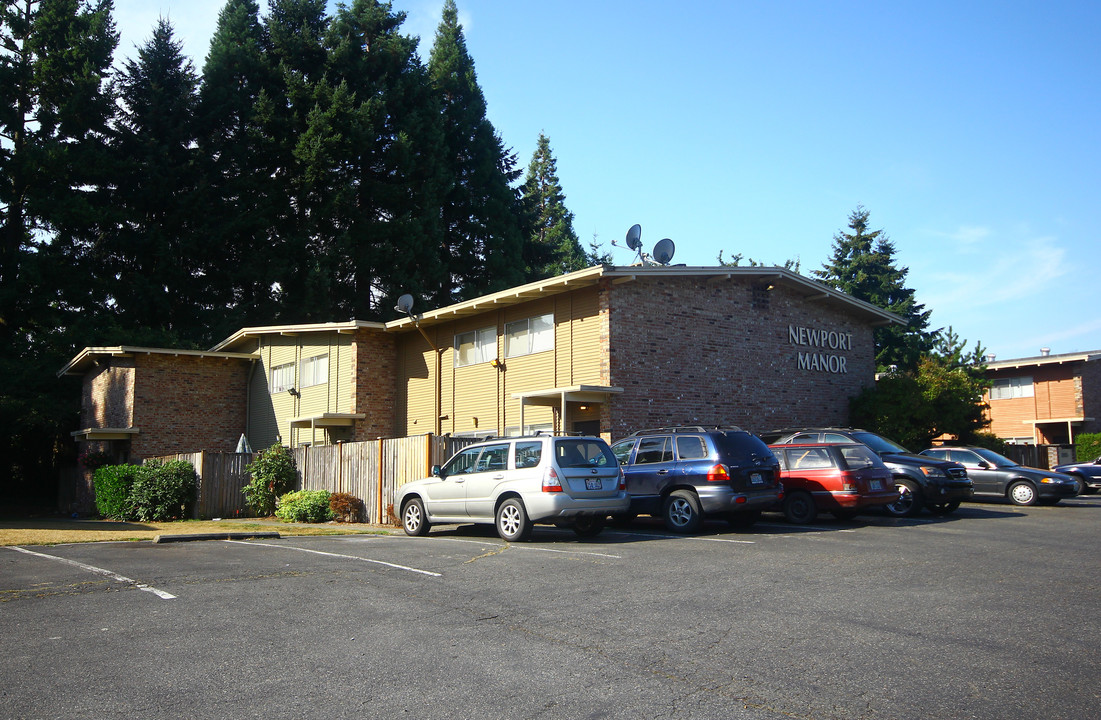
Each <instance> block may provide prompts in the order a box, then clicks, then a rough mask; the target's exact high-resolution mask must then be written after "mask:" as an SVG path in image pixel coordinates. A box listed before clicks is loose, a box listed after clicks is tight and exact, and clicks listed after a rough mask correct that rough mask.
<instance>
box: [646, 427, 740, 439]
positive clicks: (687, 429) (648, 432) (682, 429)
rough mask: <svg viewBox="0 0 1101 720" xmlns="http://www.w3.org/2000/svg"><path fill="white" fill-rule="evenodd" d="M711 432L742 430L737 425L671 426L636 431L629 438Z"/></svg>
mask: <svg viewBox="0 0 1101 720" xmlns="http://www.w3.org/2000/svg"><path fill="white" fill-rule="evenodd" d="M709 430H732V431H738V432H740V431H741V428H740V427H738V426H737V425H728V426H727V427H720V426H718V425H712V426H711V427H704V426H703V425H670V426H669V427H658V428H647V429H645V430H636V431H635V432H633V433H631V434H630V435H629V437H637V436H639V435H653V434H654V433H676V432H708V431H709Z"/></svg>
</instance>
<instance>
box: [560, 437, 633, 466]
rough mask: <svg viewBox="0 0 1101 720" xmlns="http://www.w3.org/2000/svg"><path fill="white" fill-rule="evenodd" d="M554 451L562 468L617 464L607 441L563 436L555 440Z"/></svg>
mask: <svg viewBox="0 0 1101 720" xmlns="http://www.w3.org/2000/svg"><path fill="white" fill-rule="evenodd" d="M554 453H555V458H556V459H557V460H558V466H559V467H563V468H568V467H608V466H615V465H617V464H618V463H617V462H616V459H615V456H614V455H612V451H611V449H610V448H609V447H608V443H606V442H603V441H595V440H586V439H582V438H578V439H577V440H574V439H572V438H563V439H560V440H556V441H555V443H554Z"/></svg>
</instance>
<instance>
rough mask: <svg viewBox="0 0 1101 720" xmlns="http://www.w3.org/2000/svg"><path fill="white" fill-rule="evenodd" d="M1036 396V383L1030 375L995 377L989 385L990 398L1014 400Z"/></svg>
mask: <svg viewBox="0 0 1101 720" xmlns="http://www.w3.org/2000/svg"><path fill="white" fill-rule="evenodd" d="M1030 397H1036V384H1035V383H1034V382H1033V380H1032V376H1031V375H1021V376H1017V377H1008V378H995V379H994V382H993V384H991V386H990V399H991V400H1016V399H1017V398H1030Z"/></svg>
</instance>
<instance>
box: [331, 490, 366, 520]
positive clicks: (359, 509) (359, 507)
mask: <svg viewBox="0 0 1101 720" xmlns="http://www.w3.org/2000/svg"><path fill="white" fill-rule="evenodd" d="M329 509H330V510H332V511H333V518H334V519H335V520H336V521H337V522H349V523H357V522H363V521H364V518H365V517H366V510H367V508H366V507H365V506H364V505H363V501H362V500H360V499H359V498H357V497H356V496H355V495H351V494H349V493H333V494H332V495H330V496H329Z"/></svg>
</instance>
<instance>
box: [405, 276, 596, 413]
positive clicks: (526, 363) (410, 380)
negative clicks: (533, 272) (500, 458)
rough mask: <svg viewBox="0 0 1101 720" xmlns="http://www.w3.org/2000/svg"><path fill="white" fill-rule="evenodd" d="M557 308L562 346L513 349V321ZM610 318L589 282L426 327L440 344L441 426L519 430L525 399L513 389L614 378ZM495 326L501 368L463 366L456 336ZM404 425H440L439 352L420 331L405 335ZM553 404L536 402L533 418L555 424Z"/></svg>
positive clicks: (558, 340) (485, 364) (557, 332)
mask: <svg viewBox="0 0 1101 720" xmlns="http://www.w3.org/2000/svg"><path fill="white" fill-rule="evenodd" d="M545 314H553V315H554V325H555V327H554V349H553V351H545V352H540V353H533V354H531V355H520V356H517V357H511V358H506V357H505V345H504V343H505V325H506V324H507V323H510V322H514V321H517V320H523V319H525V318H531V317H536V316H539V315H545ZM605 324H606V319H605V318H603V317H602V316H601V314H600V302H599V290H598V289H597V288H586V289H582V290H577V291H575V292H570V293H562V294H560V295H555V296H553V297H549V298H544V299H541V300H533V301H531V302H527V303H522V304H519V305H515V306H511V307H508V308H504V309H501V310H493V311H489V312H486V313H483V314H481V315H477V316H474V317H470V318H462V319H460V320H456V321H455V322H452V323H446V324H441V325H436V326H433V327H430V328H426V329H425V330H426V332H427V333H428V334H429V337H431V338H432V342H433V344H435V345H436V347H438V348H440V352H441V357H440V376H441V383H440V396H441V397H440V404H441V407H440V410H439V414H440V415H445V416H447V419H446V420H444V421H442V423H441V428H440V431H441V432H442V433H451V434H471V433H478V434H504V433H506V432H510V431H517V430H519V425H520V401H519V400H516V399H514V398H513V397H512V395H513V393H519V392H525V391H532V390H545V389H549V388H555V387H566V386H570V385H579V384H593V385H600V384H606V383H607V377H605V376H606V375H607V371H606V358H605V357H604V346H603V343H602V341H601V337H602V333H603V332H606V330H605ZM489 327H492V328H495V331H496V335H497V357H498V358H499V359H501V360H502V361H503V363H504V364H503V366H502V367H501V368H500V369H498V368H495V367H493V366H492V365H490V364H489V362H482V363H477V364H475V365H467V366H464V367H459V368H456V367H455V349H454V346H455V336H456V335H457V334H459V333H464V332H470V331H472V330H480V329H484V328H489ZM399 354H400V357H401V362H400V367H399V387H400V390H399V397H400V403H401V405H402V407H401V409H400V410H399V413H400V419H399V422H401V423H402V426H399V427H398V428H397V431H398V432H399V433H401V432H406V433H417V432H425V431H427V430H430V429H432V428H434V424H435V417H434V414H435V393H436V378H435V373H436V357H435V352H434V351H433V350H432V349H431V348H430V347H429V346H428V343H427V342H425V340H424V339H423V338H422V337H421V336H420V334H419V333H406V334H405V336H404V338H403V340H402V341H401V343H400V351H399ZM553 417H554V414H553V409H552V408H549V407H538V406H528V407H527V408H525V410H524V422H525V424H527V425H533V424H549V423H551V422H552V420H553Z"/></svg>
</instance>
